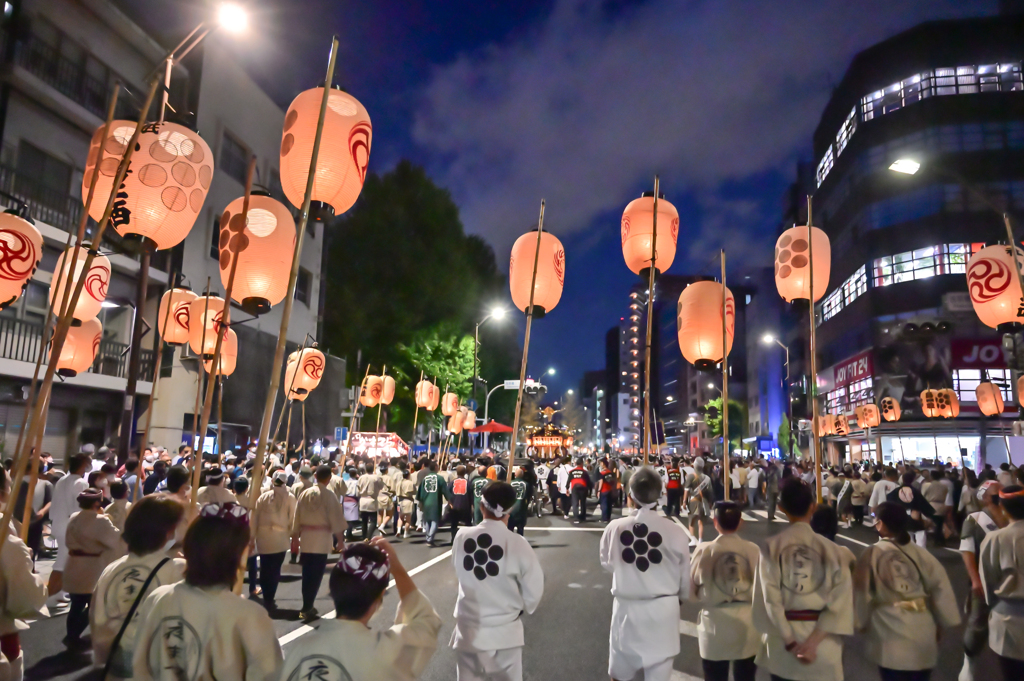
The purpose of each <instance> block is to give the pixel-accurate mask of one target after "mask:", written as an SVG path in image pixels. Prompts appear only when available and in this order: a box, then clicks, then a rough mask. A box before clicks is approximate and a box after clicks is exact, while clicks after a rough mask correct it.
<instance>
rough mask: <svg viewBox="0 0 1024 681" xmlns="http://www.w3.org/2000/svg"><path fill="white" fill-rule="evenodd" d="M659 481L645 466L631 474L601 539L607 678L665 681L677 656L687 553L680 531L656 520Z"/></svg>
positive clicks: (687, 575) (686, 588) (686, 583)
mask: <svg viewBox="0 0 1024 681" xmlns="http://www.w3.org/2000/svg"><path fill="white" fill-rule="evenodd" d="M662 487H663V483H662V481H661V478H660V476H659V475H658V473H657V472H655V470H654V469H653V468H651V467H649V466H644V467H643V468H640V469H638V470H637V471H636V472H635V473H633V477H632V479H631V480H630V482H629V499H630V504H631V505H632V506H633V507H634V508H636V509H637V510H636V511H635V512H634V513H633V514H631V515H628V516H626V517H625V518H619V519H618V520H614V521H612V522H611V523H610V524H609V525H608V527H606V528H605V530H604V534H602V535H601V567H603V568H604V569H605V570H607V571H608V572H610V573H612V596H614V600H613V601H612V623H611V631H610V633H609V637H608V638H609V641H608V647H609V652H608V674H609V675H610V676H611V677H612V679H616V680H617V681H630V679H632V678H633V676H634V675H636V674H638V673H639V672H640V671H641V670H642V671H643V674H644V679H645V681H667V680H668V679H669V678H670V677H671V674H672V660H673V659H674V658H675V656H676V655H677V654H678V653H679V602H680V601H682V600H685V599H688V598H689V597H690V547H689V539H688V538H687V536H686V533H685V532H684V531H683V528H682V527H680V526H679V525H676V524H675V523H673V522H672V521H670V520H669V519H668V518H665V517H663V516H661V515H659V514H658V512H657V510H656V509H657V505H658V500H659V498H660V497H661V495H662Z"/></svg>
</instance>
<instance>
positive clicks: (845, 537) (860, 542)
mask: <svg viewBox="0 0 1024 681" xmlns="http://www.w3.org/2000/svg"><path fill="white" fill-rule="evenodd" d="M836 538H837V539H845V540H846V541H852V542H853V543H854V544H860V545H861V546H871V544H865V543H864V542H862V541H861V540H859V539H854V538H853V537H847V536H846V535H845V534H838V533H837V534H836Z"/></svg>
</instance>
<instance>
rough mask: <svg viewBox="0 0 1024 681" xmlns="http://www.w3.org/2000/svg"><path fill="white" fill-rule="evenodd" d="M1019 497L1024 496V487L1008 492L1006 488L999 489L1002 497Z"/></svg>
mask: <svg viewBox="0 0 1024 681" xmlns="http://www.w3.org/2000/svg"><path fill="white" fill-rule="evenodd" d="M1017 497H1024V488H1021V489H1019V490H1017V491H1015V492H1007V491H1006V490H1005V489H1002V490H999V498H1000V499H1015V498H1017Z"/></svg>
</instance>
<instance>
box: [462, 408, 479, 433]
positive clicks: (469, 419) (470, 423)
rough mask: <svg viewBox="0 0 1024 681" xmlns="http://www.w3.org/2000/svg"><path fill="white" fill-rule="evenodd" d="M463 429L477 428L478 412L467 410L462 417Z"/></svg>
mask: <svg viewBox="0 0 1024 681" xmlns="http://www.w3.org/2000/svg"><path fill="white" fill-rule="evenodd" d="M462 427H463V428H466V429H469V428H476V412H475V411H473V410H472V409H467V410H466V413H465V414H463V415H462Z"/></svg>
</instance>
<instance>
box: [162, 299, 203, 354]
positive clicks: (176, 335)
mask: <svg viewBox="0 0 1024 681" xmlns="http://www.w3.org/2000/svg"><path fill="white" fill-rule="evenodd" d="M198 297H199V296H197V295H196V294H195V293H193V292H192V291H191V290H189V289H187V288H172V289H170V290H168V291H165V292H164V295H163V296H162V297H161V298H160V309H159V310H157V324H159V326H160V335H161V336H162V337H163V339H164V342H165V343H167V344H168V345H182V344H184V343H187V342H188V314H189V306H190V305H191V304H192V301H193V300H195V299H196V298H198ZM168 306H170V313H168V310H167V308H168ZM165 320H166V322H167V323H166V324H164V321H165Z"/></svg>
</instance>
